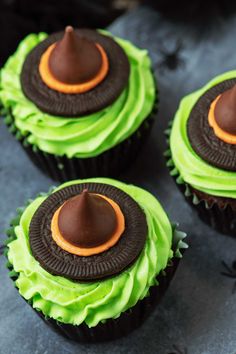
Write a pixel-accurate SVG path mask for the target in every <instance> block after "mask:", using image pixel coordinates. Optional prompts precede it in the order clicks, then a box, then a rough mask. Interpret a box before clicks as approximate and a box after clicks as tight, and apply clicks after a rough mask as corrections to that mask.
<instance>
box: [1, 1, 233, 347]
mask: <svg viewBox="0 0 236 354" xmlns="http://www.w3.org/2000/svg"><path fill="white" fill-rule="evenodd" d="M235 25H236V17H234V18H231V19H230V20H228V21H227V22H226V21H223V20H222V19H220V18H219V19H217V20H216V21H215V25H214V26H208V30H207V32H204V31H203V30H202V29H201V30H200V28H201V27H199V29H198V30H194V29H192V28H191V27H187V26H186V25H176V24H171V23H168V22H167V21H166V20H163V19H161V18H160V17H159V15H157V14H155V13H154V12H153V11H152V10H148V9H145V8H140V9H137V10H135V11H133V12H132V13H130V14H127V15H126V16H124V17H122V18H121V19H118V20H117V21H116V22H115V23H114V24H113V25H112V26H111V30H112V32H113V33H115V34H117V35H120V36H122V37H125V38H128V39H130V40H132V41H133V42H134V43H135V44H137V45H138V46H141V47H146V48H147V49H148V50H149V51H150V54H151V57H152V59H153V62H154V68H155V73H156V75H157V78H158V85H159V89H160V102H161V103H160V112H159V114H158V119H157V120H156V124H155V127H154V130H153V133H152V136H151V138H150V140H149V142H148V144H147V146H146V147H145V149H144V151H143V153H142V154H141V156H140V157H139V159H138V161H137V162H136V164H135V165H134V166H133V169H132V171H129V172H128V173H127V174H126V175H124V176H122V177H121V179H122V180H124V181H127V182H131V183H135V184H137V185H140V186H142V187H144V188H146V189H147V190H149V191H150V192H152V193H154V195H156V196H157V197H158V198H159V200H160V201H161V202H162V204H163V206H164V207H165V209H166V210H167V212H168V213H169V215H170V217H171V219H172V220H175V221H180V223H181V228H182V229H183V230H186V231H187V232H188V234H189V241H190V242H191V247H190V249H189V250H188V252H187V253H186V254H185V257H184V259H183V261H182V263H181V265H180V267H179V269H178V272H177V274H176V276H175V278H174V280H173V282H172V284H171V287H170V288H169V290H168V292H167V293H166V296H165V298H164V299H163V301H162V303H161V305H160V306H159V307H158V309H156V311H155V312H154V313H153V315H152V316H151V317H150V319H149V320H148V321H147V322H146V323H145V324H144V325H143V326H142V328H140V329H139V330H137V331H136V332H135V333H133V334H131V335H130V336H129V337H127V338H124V339H121V340H118V341H115V342H113V343H108V344H100V345H91V346H90V345H79V344H75V343H71V342H69V341H66V340H65V339H63V338H61V337H59V336H58V335H56V334H54V333H53V332H52V331H51V330H50V329H49V328H47V327H46V326H45V325H44V323H43V322H41V321H40V320H39V319H38V317H37V316H36V315H35V314H34V313H33V311H32V310H31V309H30V307H29V306H27V304H25V303H24V301H23V300H22V299H21V298H20V297H19V296H18V294H17V292H16V291H15V290H14V288H13V286H12V283H11V282H10V281H9V279H8V277H7V271H6V269H5V268H4V264H5V259H4V258H3V256H1V257H0V263H1V265H0V275H1V278H0V353H1V354H10V353H11V354H51V353H56V354H60V353H63V354H64V353H65V354H75V353H76V354H77V353H89V354H91V353H96V354H98V353H104V352H105V353H117V354H118V353H126V354H128V353H129V354H130V353H148V354H149V353H158V354H167V353H176V354H180V353H185V351H184V349H186V350H187V351H186V353H188V354H235V353H236V305H235V300H236V293H234V294H233V293H232V290H233V285H234V282H235V280H233V279H230V278H227V277H224V276H222V275H221V274H220V272H221V271H222V270H223V267H222V265H221V261H222V260H225V262H227V263H228V264H231V263H232V261H233V260H234V259H236V252H235V247H236V240H233V239H231V238H229V237H225V236H222V235H218V234H217V233H216V232H214V231H213V230H211V229H210V228H209V227H207V226H205V225H204V224H202V222H201V221H199V220H198V219H197V217H196V215H195V214H194V213H193V212H192V210H191V209H190V208H189V207H188V205H187V204H186V203H185V202H184V200H183V198H182V196H181V195H180V193H179V192H178V191H177V189H176V187H175V185H174V183H173V181H172V180H171V178H170V177H169V175H168V171H167V169H166V167H165V162H164V158H163V157H162V154H163V151H164V149H165V138H164V135H163V130H164V128H165V127H166V126H167V122H168V120H169V119H171V118H172V116H173V114H174V112H175V110H176V108H177V105H178V102H179V99H180V98H181V97H182V96H183V95H185V94H186V93H188V92H190V91H192V90H193V89H196V88H198V87H199V86H201V85H202V84H204V83H205V82H206V81H207V80H209V79H210V78H211V77H213V76H214V75H216V74H218V73H221V72H223V71H225V70H229V69H233V68H235V50H234V48H235V36H236V26H235ZM232 31H233V32H232ZM178 39H181V40H183V48H182V50H181V51H180V57H181V58H182V60H183V63H182V64H181V65H180V66H179V67H178V68H177V69H176V70H168V68H164V67H163V66H162V65H161V66H160V65H159V63H160V62H161V61H162V60H163V58H164V57H163V55H162V54H161V50H162V49H164V47H167V48H168V50H172V49H173V48H174V47H175V43H176V40H178ZM0 151H1V155H0V186H1V203H0V215H1V216H0V220H1V226H0V227H1V240H3V239H4V232H3V230H4V229H5V228H6V227H7V226H8V221H9V220H10V219H11V217H13V216H14V211H15V209H16V208H17V207H18V206H20V205H22V204H23V203H24V201H25V200H26V199H27V198H29V197H34V196H35V194H36V193H38V192H39V191H47V189H48V187H49V186H50V185H51V184H52V183H53V182H52V181H51V180H49V179H48V178H46V177H44V176H43V175H42V174H41V173H40V172H39V171H38V170H37V169H36V168H35V167H34V166H33V165H32V164H31V162H30V161H29V160H28V159H27V157H26V156H25V155H24V153H23V151H21V149H20V147H19V146H18V144H17V142H15V141H14V139H13V138H12V137H11V136H10V134H9V133H8V132H7V130H6V128H5V127H4V126H3V124H1V127H0ZM175 345H176V346H177V347H178V349H179V351H177V348H176V349H175V347H174V346H175Z"/></svg>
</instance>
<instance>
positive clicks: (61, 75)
mask: <svg viewBox="0 0 236 354" xmlns="http://www.w3.org/2000/svg"><path fill="white" fill-rule="evenodd" d="M48 64H49V69H50V71H51V73H52V75H53V76H54V77H55V78H56V79H57V80H59V81H61V82H63V83H66V84H82V83H84V82H86V81H89V80H91V79H93V78H94V77H95V76H96V75H97V74H98V72H99V70H100V68H101V65H102V56H101V54H100V51H99V49H98V48H97V46H96V45H95V43H94V42H92V41H90V40H88V39H86V38H82V37H79V36H78V35H77V34H76V33H75V32H74V29H73V27H71V26H67V27H66V29H65V34H64V37H63V38H62V39H61V40H60V41H58V42H57V43H56V46H55V48H54V49H53V51H52V53H51V55H50V57H49V63H48Z"/></svg>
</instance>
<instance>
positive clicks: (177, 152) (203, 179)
mask: <svg viewBox="0 0 236 354" xmlns="http://www.w3.org/2000/svg"><path fill="white" fill-rule="evenodd" d="M235 77H236V71H229V72H227V73H224V74H222V75H219V76H217V77H215V78H214V79H213V80H212V81H210V82H209V83H208V84H207V85H205V86H204V87H203V88H201V89H199V90H198V91H196V92H193V93H191V94H190V95H188V96H186V97H185V98H183V99H182V101H181V103H180V106H179V109H178V111H177V112H176V115H175V118H174V122H173V127H172V130H171V135H170V148H171V155H172V160H173V163H174V165H175V167H176V169H177V170H178V172H179V174H180V176H181V178H182V180H183V181H184V182H186V183H188V184H190V185H191V186H192V187H193V188H196V189H198V190H200V191H202V192H205V193H207V194H211V195H215V196H219V197H226V198H227V197H228V198H236V173H235V172H230V171H226V170H222V169H219V168H217V167H214V166H211V165H209V164H208V163H207V162H205V161H204V160H203V159H201V157H199V156H198V155H197V154H196V153H195V151H194V150H193V149H192V147H191V145H190V142H189V139H188V136H187V129H186V128H187V120H188V118H189V114H190V112H191V110H192V108H193V106H194V105H195V103H196V102H197V100H198V99H199V97H201V96H202V95H203V94H204V93H205V92H206V91H207V90H209V89H210V88H211V87H213V86H214V85H217V84H218V83H220V82H222V81H224V80H227V79H231V78H235Z"/></svg>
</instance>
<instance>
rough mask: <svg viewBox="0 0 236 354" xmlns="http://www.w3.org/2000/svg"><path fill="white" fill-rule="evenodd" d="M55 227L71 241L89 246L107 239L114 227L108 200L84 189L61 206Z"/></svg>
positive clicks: (115, 222) (115, 225)
mask: <svg viewBox="0 0 236 354" xmlns="http://www.w3.org/2000/svg"><path fill="white" fill-rule="evenodd" d="M58 227H59V230H60V233H61V234H62V236H63V238H64V239H65V240H66V241H68V242H69V243H71V244H72V245H75V246H78V247H83V248H91V247H97V246H100V245H102V244H104V243H105V242H107V241H108V240H109V239H110V238H111V237H112V236H113V234H114V232H115V230H116V227H117V219H116V213H115V211H114V209H113V207H112V206H111V204H110V203H109V202H108V201H106V200H105V199H104V198H102V197H101V196H99V195H96V194H93V193H89V192H88V190H87V189H84V190H83V192H82V193H81V194H79V195H77V196H75V197H73V198H71V199H69V200H68V201H67V202H65V204H64V205H63V207H62V208H61V210H60V213H59V217H58Z"/></svg>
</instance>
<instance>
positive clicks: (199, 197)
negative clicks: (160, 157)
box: [164, 121, 236, 237]
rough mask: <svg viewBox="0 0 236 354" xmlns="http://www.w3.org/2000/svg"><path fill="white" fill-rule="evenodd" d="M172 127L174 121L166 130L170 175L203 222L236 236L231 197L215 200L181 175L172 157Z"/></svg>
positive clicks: (221, 231) (165, 154) (235, 215)
mask: <svg viewBox="0 0 236 354" xmlns="http://www.w3.org/2000/svg"><path fill="white" fill-rule="evenodd" d="M171 127H172V121H171V122H170V123H169V128H168V129H167V130H166V131H165V134H166V135H167V143H168V149H167V150H166V151H165V153H164V156H165V157H166V161H167V162H166V165H167V167H168V169H169V171H170V175H171V176H172V178H173V180H174V181H175V183H176V185H177V187H178V189H179V190H180V192H181V193H182V194H183V195H184V197H185V200H186V201H187V202H188V204H189V205H190V206H191V207H192V208H193V209H194V210H196V212H197V214H198V216H199V218H200V219H201V220H202V221H203V222H205V223H206V224H208V225H210V226H211V227H212V228H214V229H215V230H217V231H219V232H220V233H223V234H226V235H229V236H233V237H236V210H235V209H234V208H232V206H231V205H230V202H229V201H228V199H229V198H220V199H219V200H220V202H217V198H215V199H214V200H213V199H212V196H211V195H209V194H206V193H201V191H199V192H198V191H197V190H194V188H192V187H191V186H190V185H189V184H187V183H186V182H185V181H184V180H183V178H182V177H181V176H180V173H179V171H178V170H177V168H176V166H175V164H174V161H173V159H172V153H171V150H170V145H169V138H170V132H171Z"/></svg>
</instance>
